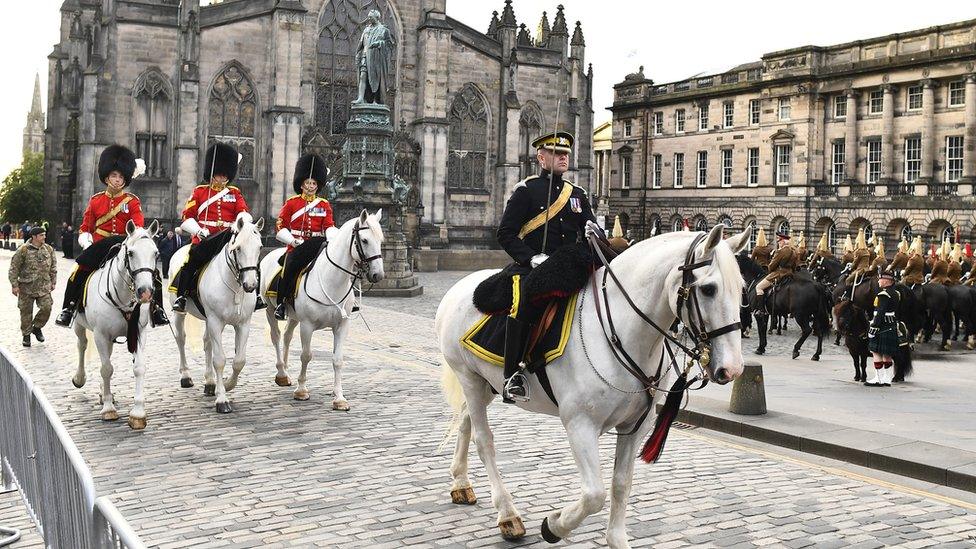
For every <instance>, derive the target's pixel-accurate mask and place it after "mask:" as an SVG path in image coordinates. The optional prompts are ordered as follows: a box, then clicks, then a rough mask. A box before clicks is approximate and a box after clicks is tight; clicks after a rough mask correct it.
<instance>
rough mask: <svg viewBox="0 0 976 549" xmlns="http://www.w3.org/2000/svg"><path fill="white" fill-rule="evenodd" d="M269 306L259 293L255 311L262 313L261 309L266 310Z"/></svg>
mask: <svg viewBox="0 0 976 549" xmlns="http://www.w3.org/2000/svg"><path fill="white" fill-rule="evenodd" d="M267 306H268V304H267V303H265V302H264V300H263V299H261V293H260V292H257V298H256V299H255V300H254V310H255V311H260V310H261V309H264V308H266V307H267Z"/></svg>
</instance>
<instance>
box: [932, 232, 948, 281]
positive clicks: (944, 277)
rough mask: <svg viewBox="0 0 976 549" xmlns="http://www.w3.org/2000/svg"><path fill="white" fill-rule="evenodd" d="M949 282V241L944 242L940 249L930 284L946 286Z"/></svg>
mask: <svg viewBox="0 0 976 549" xmlns="http://www.w3.org/2000/svg"><path fill="white" fill-rule="evenodd" d="M948 281H949V241H948V240H943V241H942V246H940V247H939V251H938V253H937V254H936V255H935V259H934V262H933V263H932V278H930V279H929V284H942V285H943V286H945V285H946V283H947V282H948Z"/></svg>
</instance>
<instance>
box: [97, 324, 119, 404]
mask: <svg viewBox="0 0 976 549" xmlns="http://www.w3.org/2000/svg"><path fill="white" fill-rule="evenodd" d="M112 347H113V343H112V338H111V337H109V336H108V335H106V334H103V333H96V334H95V348H96V349H98V357H99V358H100V359H101V360H102V370H101V374H102V394H101V400H102V411H101V417H102V419H103V420H104V421H115V420H117V419H119V412H118V410H116V409H115V397H114V396H113V395H112Z"/></svg>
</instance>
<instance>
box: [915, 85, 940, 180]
mask: <svg viewBox="0 0 976 549" xmlns="http://www.w3.org/2000/svg"><path fill="white" fill-rule="evenodd" d="M935 151H936V148H935V82H933V81H932V80H931V79H925V80H923V81H922V170H921V173H920V174H919V179H918V183H917V184H916V185H915V196H927V195H928V194H929V185H930V184H931V183H932V175H933V173H934V171H935Z"/></svg>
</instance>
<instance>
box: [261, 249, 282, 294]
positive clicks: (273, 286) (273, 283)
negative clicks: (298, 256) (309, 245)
mask: <svg viewBox="0 0 976 549" xmlns="http://www.w3.org/2000/svg"><path fill="white" fill-rule="evenodd" d="M284 258H285V256H284V254H282V256H281V259H279V260H278V269H277V270H275V273H274V274H273V275H271V280H269V281H268V289H267V290H265V291H264V296H265V297H272V298H277V297H278V283H280V282H281V277H282V275H284V273H285V267H284Z"/></svg>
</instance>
